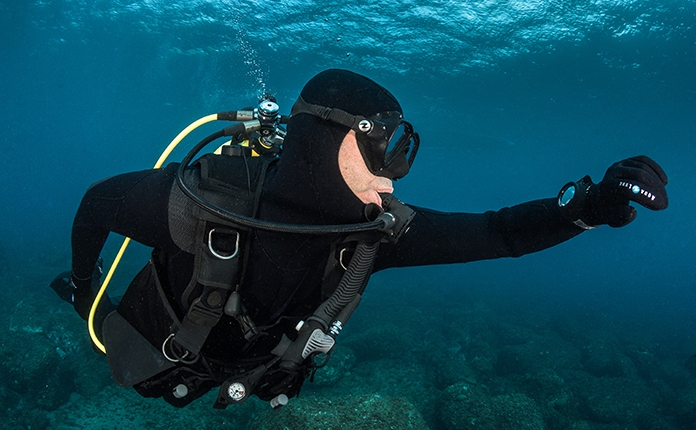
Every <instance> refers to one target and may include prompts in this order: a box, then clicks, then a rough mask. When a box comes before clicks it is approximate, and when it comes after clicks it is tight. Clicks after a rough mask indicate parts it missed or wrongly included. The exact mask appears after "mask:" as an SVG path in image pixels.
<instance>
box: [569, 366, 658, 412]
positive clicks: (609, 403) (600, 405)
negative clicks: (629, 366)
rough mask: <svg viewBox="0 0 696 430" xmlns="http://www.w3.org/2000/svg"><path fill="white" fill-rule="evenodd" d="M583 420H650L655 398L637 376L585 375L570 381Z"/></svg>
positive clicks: (654, 409)
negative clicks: (600, 376) (634, 377)
mask: <svg viewBox="0 0 696 430" xmlns="http://www.w3.org/2000/svg"><path fill="white" fill-rule="evenodd" d="M573 392H574V393H575V394H576V395H577V396H578V398H579V399H580V401H581V403H582V407H581V413H582V414H583V415H585V418H586V419H589V420H591V421H596V422H600V423H616V424H640V423H644V422H649V421H653V416H654V414H655V411H656V409H657V406H658V398H657V395H656V394H655V393H654V391H653V390H651V389H650V388H648V387H647V386H646V385H645V383H644V382H643V381H641V380H640V379H631V378H610V377H603V378H595V377H592V376H587V377H585V378H582V379H581V380H579V381H577V382H576V383H574V384H573Z"/></svg>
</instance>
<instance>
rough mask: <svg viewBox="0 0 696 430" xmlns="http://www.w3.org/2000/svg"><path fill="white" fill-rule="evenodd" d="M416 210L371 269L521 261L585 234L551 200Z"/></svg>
mask: <svg viewBox="0 0 696 430" xmlns="http://www.w3.org/2000/svg"><path fill="white" fill-rule="evenodd" d="M414 209H416V212H417V213H416V217H415V218H414V219H413V222H412V223H411V226H410V229H409V231H408V232H407V233H406V234H404V235H403V236H402V237H401V239H400V240H399V242H398V243H396V244H382V246H381V247H380V251H379V257H378V259H377V262H376V263H375V269H376V270H381V269H385V268H387V267H404V266H420V265H430V264H449V263H464V262H467V261H475V260H488V259H492V258H501V257H519V256H521V255H524V254H529V253H532V252H536V251H540V250H542V249H546V248H549V247H551V246H554V245H557V244H559V243H561V242H564V241H566V240H568V239H570V238H572V237H574V236H576V235H578V234H580V233H581V232H582V231H583V230H582V229H581V228H580V227H578V226H576V225H574V224H573V223H572V222H569V221H567V220H566V219H565V218H563V216H561V211H560V209H559V207H558V205H557V204H556V200H555V199H544V200H536V201H532V202H529V203H524V204H521V205H517V206H513V207H509V208H503V209H501V210H499V211H497V212H493V211H490V212H486V213H483V214H472V213H445V212H437V211H433V210H430V209H423V208H414Z"/></svg>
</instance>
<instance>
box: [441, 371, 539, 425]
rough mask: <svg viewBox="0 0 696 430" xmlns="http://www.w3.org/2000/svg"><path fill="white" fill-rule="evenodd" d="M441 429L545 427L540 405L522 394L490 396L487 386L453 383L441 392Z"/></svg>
mask: <svg viewBox="0 0 696 430" xmlns="http://www.w3.org/2000/svg"><path fill="white" fill-rule="evenodd" d="M438 418H439V421H440V425H441V426H442V428H444V429H452V430H469V429H535V430H544V429H545V428H546V427H545V425H544V421H543V418H542V414H541V412H540V410H539V407H538V406H537V404H536V403H535V402H534V400H532V399H530V398H529V397H527V396H526V395H524V394H520V393H512V394H503V395H498V396H493V397H491V396H489V394H488V390H487V389H486V388H484V387H481V386H476V385H470V384H465V383H462V384H455V385H452V386H450V387H447V389H446V390H445V391H444V393H443V394H442V397H441V399H440V402H439V408H438Z"/></svg>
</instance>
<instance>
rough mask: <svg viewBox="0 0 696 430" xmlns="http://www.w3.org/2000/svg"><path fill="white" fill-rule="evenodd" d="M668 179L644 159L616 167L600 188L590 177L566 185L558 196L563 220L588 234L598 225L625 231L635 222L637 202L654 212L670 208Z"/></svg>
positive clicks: (659, 168) (656, 165)
mask: <svg viewBox="0 0 696 430" xmlns="http://www.w3.org/2000/svg"><path fill="white" fill-rule="evenodd" d="M665 185H667V175H666V174H665V172H664V170H662V167H660V165H659V164H657V163H656V162H655V161H653V160H652V159H650V158H649V157H646V156H644V155H641V156H638V157H631V158H628V159H626V160H622V161H619V162H617V163H614V164H612V165H611V167H609V169H607V172H606V174H605V175H604V178H603V179H602V181H601V182H600V183H599V184H594V183H593V182H592V179H591V178H590V177H589V176H585V177H584V178H582V179H580V180H579V181H578V182H570V183H568V184H566V185H565V186H564V187H563V188H562V189H561V191H560V193H559V194H558V205H559V206H560V208H561V213H562V215H563V217H564V218H566V219H568V220H569V221H572V222H573V223H575V225H577V226H578V227H581V228H583V229H585V230H589V229H591V228H594V227H596V226H598V225H602V224H608V225H609V226H611V227H623V226H625V225H627V224H628V223H630V222H631V221H633V220H634V219H635V218H636V209H635V208H634V207H633V206H630V205H629V203H630V202H632V201H633V202H636V203H638V204H640V205H642V206H645V207H646V208H648V209H651V210H662V209H665V208H666V207H667V203H668V202H667V191H666V190H665Z"/></svg>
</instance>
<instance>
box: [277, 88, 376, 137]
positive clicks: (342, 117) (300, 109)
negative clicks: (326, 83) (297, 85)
mask: <svg viewBox="0 0 696 430" xmlns="http://www.w3.org/2000/svg"><path fill="white" fill-rule="evenodd" d="M302 113H307V114H310V115H314V116H316V117H319V118H321V119H323V120H325V121H331V122H335V123H336V124H341V125H344V126H346V127H349V128H351V129H352V130H355V131H361V130H360V128H359V127H358V124H360V122H361V121H363V120H365V119H366V118H365V117H364V116H361V115H352V114H349V113H348V112H346V111H344V110H341V109H335V108H330V107H327V106H319V105H314V104H311V103H307V102H306V101H305V100H304V99H303V98H302V97H301V96H300V97H299V98H298V99H297V102H295V104H294V105H293V106H292V110H291V111H290V117H293V116H295V115H299V114H302Z"/></svg>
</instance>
